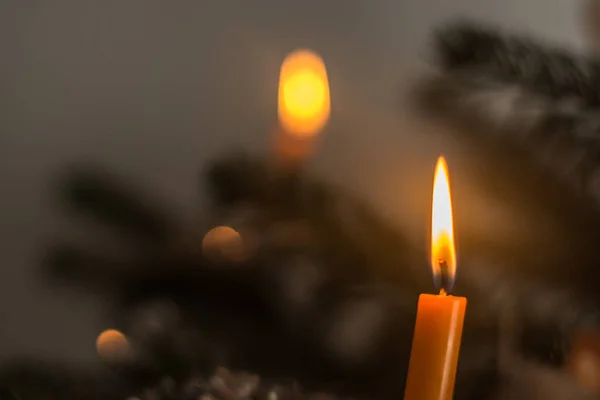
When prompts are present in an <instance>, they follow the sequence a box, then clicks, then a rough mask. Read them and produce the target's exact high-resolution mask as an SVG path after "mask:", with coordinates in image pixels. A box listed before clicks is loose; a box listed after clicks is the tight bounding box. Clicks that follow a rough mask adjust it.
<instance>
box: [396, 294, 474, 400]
mask: <svg viewBox="0 0 600 400" xmlns="http://www.w3.org/2000/svg"><path fill="white" fill-rule="evenodd" d="M466 307H467V299H466V298H465V297H455V296H446V295H442V294H440V295H432V294H422V295H420V296H419V304H418V306H417V320H416V323H415V334H414V337H413V344H412V351H411V355H410V363H409V366H408V376H407V380H406V390H405V395H404V399H405V400H450V399H452V396H453V392H454V380H455V377H456V366H457V364H458V353H459V350H460V341H461V337H462V330H463V321H464V318H465V310H466Z"/></svg>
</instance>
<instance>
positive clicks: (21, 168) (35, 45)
mask: <svg viewBox="0 0 600 400" xmlns="http://www.w3.org/2000/svg"><path fill="white" fill-rule="evenodd" d="M581 7H582V4H581V3H580V2H578V1H575V0H568V1H567V0H368V1H367V0H362V1H361V0H197V1H172V0H171V1H166V0H165V1H157V0H125V1H124V0H120V1H110V0H107V1H86V0H72V1H67V0H46V1H42V0H37V1H33V0H29V1H27V0H18V1H10V0H4V1H2V2H0V178H1V183H2V196H0V213H1V216H2V217H1V218H0V238H1V239H2V240H1V241H0V260H1V267H0V268H1V271H2V277H1V279H0V321H1V322H0V324H1V326H2V328H1V329H0V359H3V358H5V357H8V356H11V355H15V354H23V353H25V354H45V355H46V356H47V357H50V358H57V359H64V360H68V361H70V362H74V363H88V362H95V359H96V357H95V352H94V340H95V337H96V335H97V333H98V332H99V331H100V330H102V329H103V328H105V321H106V319H105V317H106V316H105V315H103V313H102V311H101V310H102V308H101V307H100V306H101V302H100V300H99V299H97V298H94V297H93V296H88V295H87V294H85V293H78V292H77V291H75V290H73V291H58V292H55V291H53V290H51V289H48V288H46V287H44V285H43V284H42V283H41V282H40V280H39V279H38V278H37V274H36V272H37V268H38V267H39V256H40V251H41V248H42V245H43V244H44V242H45V241H46V240H47V239H48V238H50V237H53V236H54V235H56V234H59V235H61V234H62V235H66V234H67V233H69V232H73V229H75V228H73V227H72V226H71V225H72V224H71V222H72V221H70V220H69V219H67V218H65V216H64V215H61V214H60V213H59V212H57V210H56V204H55V203H53V201H52V199H51V198H50V197H49V195H48V193H49V191H48V188H49V186H48V185H49V184H50V182H51V180H52V179H54V178H55V176H56V173H57V171H59V170H60V168H61V167H62V166H64V165H65V164H70V163H74V162H78V161H86V162H90V161H93V162H98V163H102V164H104V165H106V166H107V167H108V168H110V169H112V170H115V171H117V172H119V173H122V174H125V175H126V176H129V177H131V178H132V179H134V180H137V181H138V183H140V185H142V186H143V187H146V188H148V189H150V190H152V189H154V191H155V192H156V194H157V196H159V197H160V198H162V199H164V200H168V201H170V202H171V203H172V204H173V209H174V210H175V211H177V212H180V213H182V214H185V213H187V212H192V211H193V210H195V209H196V207H197V203H198V200H199V199H198V197H199V195H198V192H197V189H196V186H195V183H196V179H197V171H198V168H199V167H200V166H201V165H202V163H203V162H205V161H206V160H207V159H209V158H211V157H214V156H215V155H217V154H219V153H220V152H221V151H223V150H226V149H228V148H230V147H231V146H240V147H244V148H247V149H251V150H257V151H266V150H267V149H268V146H269V134H268V133H269V130H270V129H272V127H273V124H274V122H275V118H276V90H277V75H278V68H279V63H280V61H281V60H282V58H283V57H284V55H285V54H286V53H287V52H288V51H290V50H292V49H294V48H296V47H309V48H312V49H314V50H316V51H318V52H319V53H320V54H321V55H322V56H323V57H324V59H325V60H326V63H327V65H328V69H329V74H330V81H331V90H332V102H333V114H332V120H331V123H330V125H329V129H328V132H327V134H326V136H325V137H324V141H323V143H322V145H321V147H320V149H319V153H318V154H317V155H316V156H315V157H314V159H312V160H311V164H310V167H311V168H314V169H315V170H317V171H318V172H319V173H322V174H324V175H326V176H327V177H328V178H329V179H331V180H332V181H335V182H337V183H340V184H342V185H347V186H350V185H351V184H352V188H354V189H356V190H357V191H359V192H360V193H361V194H363V195H365V196H368V198H369V199H370V200H371V201H372V202H373V203H374V204H375V205H377V206H378V207H380V209H381V211H382V212H383V213H386V214H387V215H389V217H390V219H391V220H392V221H395V222H397V223H398V224H404V225H406V226H407V227H408V228H410V229H411V232H412V233H413V236H414V237H415V239H416V240H418V239H419V238H421V235H423V234H424V231H425V223H424V221H425V218H426V215H427V212H429V211H428V208H429V204H428V201H429V200H428V199H427V191H428V190H429V186H430V185H431V173H432V168H433V163H434V160H435V156H436V155H437V153H439V152H440V151H444V152H446V153H450V154H451V155H452V154H456V155H457V156H456V157H455V158H454V160H452V159H451V160H450V161H451V164H452V162H453V161H454V164H455V165H456V167H455V168H456V169H457V170H459V169H460V157H458V155H459V154H460V149H459V148H456V146H455V144H454V143H451V142H448V140H445V139H444V140H443V139H441V136H436V135H431V133H435V132H432V131H435V130H439V128H433V127H431V126H427V125H425V124H424V123H420V122H418V121H413V120H411V118H409V117H408V116H407V115H405V114H404V113H403V112H402V106H401V103H402V90H401V88H402V87H406V86H407V85H408V84H409V83H410V82H412V81H413V80H414V78H415V77H416V76H418V74H419V73H420V72H422V71H423V68H424V67H425V66H426V58H427V34H428V32H429V31H430V29H431V28H432V26H433V25H435V24H437V23H439V22H440V21H442V20H444V19H446V18H449V17H453V16H469V17H474V18H481V19H485V20H490V21H495V22H498V23H502V24H504V25H506V26H508V27H511V28H516V29H519V30H523V31H525V32H531V33H534V34H537V35H540V36H542V37H546V38H548V39H551V40H556V41H559V42H560V43H564V44H568V45H574V46H577V48H580V49H581V48H583V47H584V40H583V37H582V35H581V33H582V31H583V29H582V22H581V20H582V18H581V15H582V14H581V11H582V9H581ZM375 155H376V156H375ZM357 165H359V166H361V168H360V169H358V168H356V166H357ZM348 171H351V172H352V173H348ZM472 197H473V209H474V210H486V209H490V208H491V205H490V203H489V199H486V198H485V196H484V194H481V193H477V192H476V190H474V189H473V195H472ZM483 214H484V215H486V216H488V219H487V220H484V221H481V220H480V221H479V222H478V223H475V222H472V224H473V226H472V229H482V230H485V229H486V227H489V225H490V224H496V226H498V227H499V228H498V229H499V230H502V229H505V233H506V234H510V229H516V228H515V226H511V224H510V223H507V222H506V216H504V215H502V212H501V211H498V210H496V211H494V212H491V211H490V212H487V213H483ZM509 220H510V219H509ZM465 223H470V222H468V221H467V222H465ZM76 232H81V231H76ZM424 256H425V255H424Z"/></svg>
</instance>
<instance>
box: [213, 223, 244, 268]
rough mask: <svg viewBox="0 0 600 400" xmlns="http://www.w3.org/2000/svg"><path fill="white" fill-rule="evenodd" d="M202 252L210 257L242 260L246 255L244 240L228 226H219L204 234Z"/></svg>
mask: <svg viewBox="0 0 600 400" xmlns="http://www.w3.org/2000/svg"><path fill="white" fill-rule="evenodd" d="M202 252H203V253H204V254H205V255H206V256H209V257H214V256H217V257H223V258H226V259H228V260H230V261H241V260H242V259H243V258H244V256H245V246H244V241H243V240H242V237H241V236H240V234H239V233H238V232H237V231H236V230H235V229H233V228H230V227H228V226H217V227H216V228H213V229H211V230H210V231H208V232H207V233H206V235H204V239H202Z"/></svg>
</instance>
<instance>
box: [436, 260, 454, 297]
mask: <svg viewBox="0 0 600 400" xmlns="http://www.w3.org/2000/svg"><path fill="white" fill-rule="evenodd" d="M437 263H438V266H439V268H440V286H441V289H440V296H447V295H448V294H450V289H449V288H450V287H451V286H452V279H451V277H450V275H449V271H448V262H447V261H446V260H445V259H443V258H439V259H438V260H437Z"/></svg>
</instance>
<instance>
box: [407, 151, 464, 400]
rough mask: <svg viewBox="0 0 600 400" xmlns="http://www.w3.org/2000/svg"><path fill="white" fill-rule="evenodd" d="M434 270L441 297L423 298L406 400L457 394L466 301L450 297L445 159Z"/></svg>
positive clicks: (435, 217)
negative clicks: (455, 383)
mask: <svg viewBox="0 0 600 400" xmlns="http://www.w3.org/2000/svg"><path fill="white" fill-rule="evenodd" d="M431 267H432V270H433V275H434V282H435V283H436V286H438V289H440V294H439V295H432V294H422V295H420V296H419V303H418V306H417V319H416V323H415V333H414V337H413V344H412V350H411V355H410V363H409V367H408V376H407V380H406V390H405V395H404V399H405V400H434V399H435V400H449V399H451V398H452V395H453V392H454V379H455V377H456V366H457V364H458V353H459V350H460V340H461V336H462V328H463V321H464V317H465V309H466V307H467V299H466V298H465V297H455V296H452V295H450V292H451V290H452V286H453V284H454V277H455V274H456V251H455V247H454V229H453V222H452V199H451V196H450V181H449V177H448V167H447V165H446V161H445V160H444V158H443V157H440V158H439V159H438V162H437V166H436V169H435V177H434V183H433V205H432V218H431Z"/></svg>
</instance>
